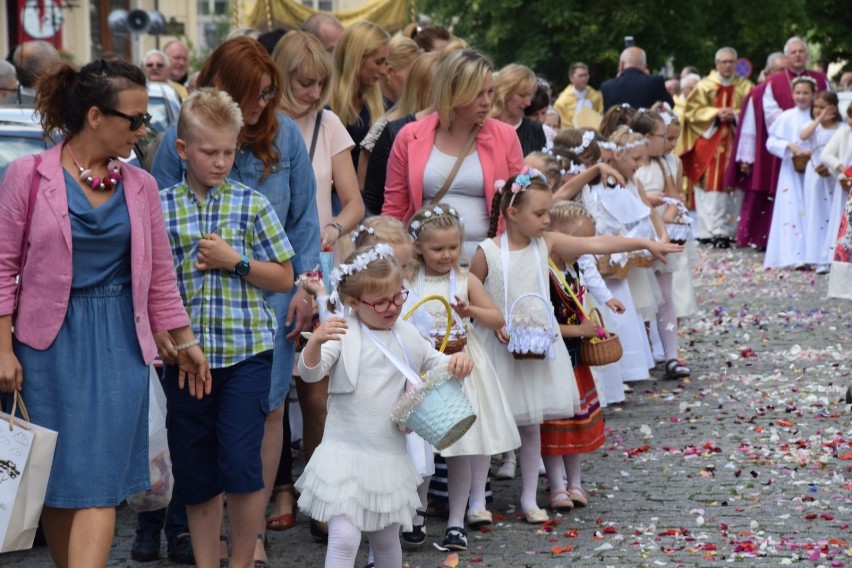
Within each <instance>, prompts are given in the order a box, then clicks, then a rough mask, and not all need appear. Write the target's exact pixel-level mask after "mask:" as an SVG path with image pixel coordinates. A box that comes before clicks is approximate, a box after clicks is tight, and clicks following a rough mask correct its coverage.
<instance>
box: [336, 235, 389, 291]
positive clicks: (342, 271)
mask: <svg viewBox="0 0 852 568" xmlns="http://www.w3.org/2000/svg"><path fill="white" fill-rule="evenodd" d="M392 256H393V248H391V246H390V245H388V244H385V243H379V244H377V245H376V246H374V247H371V248H370V249H369V250H367V251H365V252H362V253H361V254H359V255H358V256H356V257H355V258H354V259H353V260H352V262H350V263H349V264H341V265H340V266H338V267H337V268H335V269H334V270H332V271H331V284H332V285H333V286H334V287H335V288H336V287H337V286H338V285H339V284H340V282H341V280H343V279H344V278H346V277H347V276H351V275H353V274H355V273H356V272H361V271H362V270H366V269H367V267H368V266H370V263H371V262H373V261H375V260H379V259H380V258H391V257H392Z"/></svg>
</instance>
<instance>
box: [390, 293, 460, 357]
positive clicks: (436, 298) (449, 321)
mask: <svg viewBox="0 0 852 568" xmlns="http://www.w3.org/2000/svg"><path fill="white" fill-rule="evenodd" d="M431 301H438V302H441V303H442V304H444V309H445V310H447V330H446V332H445V333H444V339H443V341H441V346H440V347H438V351H440V352H441V353H443V352H444V349H446V348H447V342H448V341H449V340H450V333H452V331H453V309H452V308H451V307H450V303H449V302H448V301H447V299H446V298H444V297H443V296H438V295H437V294H435V295H432V296H426V297H425V298H423V299H422V300H420V301H419V302H417V303H416V304H414V305H413V306H411V309H410V310H408V312H407V313H406V314H405V315H404V316H402V319H404V320H407V319H408V318H410V317H411V316H412V315H414V312H416V311H417V308H419V307H420V306H422V305H423V304H425V303H426V302H431Z"/></svg>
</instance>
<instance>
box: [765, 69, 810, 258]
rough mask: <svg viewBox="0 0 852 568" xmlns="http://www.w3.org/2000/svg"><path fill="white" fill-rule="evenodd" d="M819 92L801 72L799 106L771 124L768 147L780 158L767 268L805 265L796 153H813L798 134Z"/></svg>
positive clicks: (796, 95)
mask: <svg viewBox="0 0 852 568" xmlns="http://www.w3.org/2000/svg"><path fill="white" fill-rule="evenodd" d="M815 94H816V81H815V80H814V79H812V78H811V77H807V76H804V75H803V76H801V77H797V78H796V79H794V80H793V100H794V101H795V102H796V106H795V107H793V108H791V109H788V110H785V111H784V112H782V113H781V115H780V116H779V117H778V119H777V120H776V121H775V122H773V123H772V126H770V127H769V138H768V139H767V140H766V149H767V150H769V152H770V153H771V154H772V155H774V156H778V157H779V158H781V170H780V172H779V174H778V186H777V189H776V190H775V205H773V207H772V225H771V226H770V229H769V241H768V242H767V244H766V256H765V257H764V259H763V266H765V267H766V268H797V269H801V268H804V267H805V214H804V210H805V202H804V187H803V186H804V181H805V174H804V173H799V172H797V171H796V169H795V166H794V165H793V157H794V156H810V149H809V148H810V145H809V144H808V143H807V142H803V141H802V140H801V138H799V135H800V134H801V132H802V130H803V129H804V128H805V126H807V125H808V123H809V122H810V121H811V105H812V104H813V102H814V95H815Z"/></svg>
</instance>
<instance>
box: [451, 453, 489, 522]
mask: <svg viewBox="0 0 852 568" xmlns="http://www.w3.org/2000/svg"><path fill="white" fill-rule="evenodd" d="M446 459H447V494H448V496H449V501H450V516H449V519H448V520H447V526H448V527H463V526H464V514H465V510H467V509H470V510H471V511H484V510H485V484H486V483H487V482H488V470H489V469H490V467H491V456H450V457H448V458H446Z"/></svg>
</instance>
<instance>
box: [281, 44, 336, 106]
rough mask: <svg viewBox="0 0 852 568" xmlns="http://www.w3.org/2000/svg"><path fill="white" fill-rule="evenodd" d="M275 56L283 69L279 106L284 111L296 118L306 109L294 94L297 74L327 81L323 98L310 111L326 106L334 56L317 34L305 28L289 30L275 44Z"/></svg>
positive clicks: (322, 89) (321, 96) (322, 90)
mask: <svg viewBox="0 0 852 568" xmlns="http://www.w3.org/2000/svg"><path fill="white" fill-rule="evenodd" d="M272 59H273V60H275V64H276V65H278V67H279V68H280V69H281V75H282V76H283V77H284V84H283V85H282V86H281V101H280V103H279V106H280V107H281V110H282V111H284V114H286V115H287V116H291V117H295V116H297V115H298V113H300V112H304V109H303V108H302V106H303V105H302V103H300V102H298V101H297V100H296V98H295V97H294V96H293V85H292V81H293V80H294V77H295V76H296V75H301V76H302V77H310V78H312V79H318V80H320V81H325V82H324V83H323V85H322V88H321V89H320V97H319V100H317V101H316V102H315V103H314V104H313V106H311V108H309V109H308V112H312V111H317V110H319V109H321V108H322V107H324V106H325V101H326V99H327V98H328V93H329V91H331V75H332V71H333V68H332V65H331V57H330V56H329V54H328V52H327V51H326V50H325V48H324V47H323V46H322V43H321V42H320V40H319V39H317V38H316V37H315V36H314V35H312V34H309V33H307V32H302V31H292V32H288V33H287V34H286V35H284V36H282V37H281V39H279V40H278V43H277V44H275V49H274V50H273V51H272Z"/></svg>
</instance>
